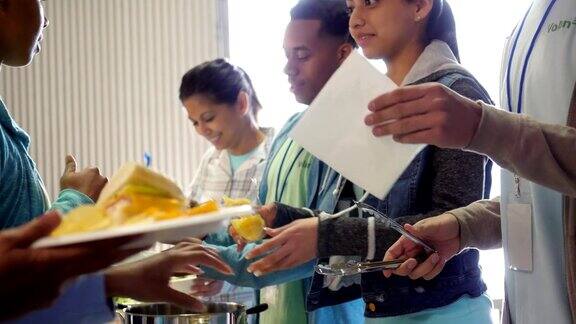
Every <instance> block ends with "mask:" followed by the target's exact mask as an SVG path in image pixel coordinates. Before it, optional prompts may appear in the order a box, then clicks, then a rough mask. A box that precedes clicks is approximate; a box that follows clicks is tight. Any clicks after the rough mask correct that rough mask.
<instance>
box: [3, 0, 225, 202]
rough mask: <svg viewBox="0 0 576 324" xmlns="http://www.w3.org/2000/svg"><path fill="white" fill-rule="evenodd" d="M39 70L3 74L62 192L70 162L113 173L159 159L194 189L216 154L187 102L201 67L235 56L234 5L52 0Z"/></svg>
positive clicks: (207, 0) (214, 0) (191, 0)
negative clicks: (195, 127)
mask: <svg viewBox="0 0 576 324" xmlns="http://www.w3.org/2000/svg"><path fill="white" fill-rule="evenodd" d="M44 4H45V6H46V11H47V15H48V17H49V19H50V26H49V28H48V29H47V30H46V31H45V39H44V48H43V52H42V53H41V55H40V57H38V58H37V59H36V60H35V62H34V63H33V65H32V66H31V67H28V68H26V69H5V70H3V71H2V73H0V94H2V96H3V98H4V100H5V101H6V103H7V105H8V107H9V108H10V110H11V113H12V115H13V116H14V118H15V119H16V120H17V122H19V123H20V124H21V125H22V126H23V127H24V128H25V129H26V130H28V132H29V133H30V135H31V137H32V145H31V149H30V152H31V154H32V156H33V158H34V159H35V160H36V161H37V162H38V167H39V169H40V172H41V174H42V175H43V177H44V180H45V182H46V184H47V187H48V189H49V191H50V193H51V194H52V195H54V193H55V192H56V191H57V188H58V180H59V176H60V173H61V171H62V169H63V160H64V156H65V155H66V154H67V153H69V152H70V153H74V154H75V155H76V156H77V158H78V160H79V163H80V165H81V166H87V165H96V166H98V167H100V168H101V170H102V172H104V174H106V175H111V174H112V173H113V171H114V170H115V169H116V168H117V167H118V166H119V165H120V164H122V163H123V162H125V161H128V160H136V161H142V156H143V154H144V152H150V154H151V155H152V160H153V161H152V164H153V166H155V167H157V168H159V169H161V170H163V171H165V172H166V173H168V174H169V175H171V176H173V177H174V178H175V179H176V180H177V181H178V182H179V183H180V184H181V185H184V184H187V183H188V182H189V181H190V180H191V179H192V175H193V169H194V168H195V167H196V166H197V163H198V161H199V159H200V157H201V155H202V153H203V152H204V151H205V149H206V148H207V144H206V143H205V142H204V141H201V140H199V139H198V137H197V136H196V135H195V134H193V131H192V127H191V126H190V125H189V124H190V123H189V122H187V119H186V115H185V113H184V110H183V109H182V108H181V105H180V102H179V100H178V87H179V84H180V78H181V76H182V74H183V73H184V72H186V71H187V70H188V69H189V68H191V67H192V66H194V65H196V64H198V63H201V62H203V61H205V60H208V59H212V58H215V57H218V56H226V55H227V53H228V48H227V44H228V35H227V29H228V27H227V8H226V0H170V1H165V0H50V1H46V2H45V3H44Z"/></svg>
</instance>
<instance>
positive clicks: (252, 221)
mask: <svg viewBox="0 0 576 324" xmlns="http://www.w3.org/2000/svg"><path fill="white" fill-rule="evenodd" d="M231 223H232V227H234V230H236V233H238V235H240V236H241V237H242V238H243V239H245V240H246V241H248V242H252V241H258V240H260V239H262V238H263V237H264V226H265V224H266V223H265V222H264V219H263V218H262V216H260V215H258V214H254V215H250V216H246V217H242V218H238V219H233V220H232V221H231Z"/></svg>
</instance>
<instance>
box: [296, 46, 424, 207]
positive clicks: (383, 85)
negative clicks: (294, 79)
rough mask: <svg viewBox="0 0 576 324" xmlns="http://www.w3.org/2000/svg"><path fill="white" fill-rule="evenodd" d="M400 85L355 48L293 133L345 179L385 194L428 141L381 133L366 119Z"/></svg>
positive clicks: (374, 192) (304, 145)
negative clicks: (411, 142) (379, 100)
mask: <svg viewBox="0 0 576 324" xmlns="http://www.w3.org/2000/svg"><path fill="white" fill-rule="evenodd" d="M394 88H396V84H395V83H394V82H393V81H392V80H390V79H389V78H388V77H387V76H386V75H384V74H382V73H381V72H379V71H378V70H377V69H376V68H375V67H373V66H372V65H371V64H370V62H368V61H367V60H366V59H365V58H364V57H363V56H362V55H360V54H359V53H357V52H353V53H352V54H350V56H349V57H348V58H347V59H346V61H345V62H344V63H343V64H342V66H341V67H340V68H339V69H338V70H337V71H336V72H335V73H334V75H333V76H332V78H331V79H330V80H329V81H328V82H327V83H326V85H325V86H324V88H323V89H322V91H321V92H320V94H318V96H317V97H316V99H315V100H314V102H312V104H311V105H310V107H309V108H308V110H307V111H306V113H305V114H304V116H302V118H301V119H300V121H299V122H298V124H297V125H296V126H295V127H294V129H293V130H292V132H291V134H290V136H291V137H292V138H293V139H294V141H296V143H298V144H299V145H300V146H302V147H303V148H304V149H306V150H307V151H308V152H310V153H311V154H313V155H314V156H316V157H317V158H319V159H320V160H322V161H324V162H325V163H326V164H328V165H329V166H330V167H332V168H333V169H334V170H336V171H338V172H339V173H340V174H341V175H342V176H344V177H345V178H346V179H348V180H350V181H352V182H353V183H354V184H356V185H358V186H360V187H362V188H363V189H365V190H366V191H368V192H370V193H371V194H373V195H374V196H376V197H378V198H380V199H382V198H384V197H385V196H386V195H387V194H388V191H389V190H390V188H391V187H392V185H393V184H394V183H395V182H396V180H397V179H398V178H399V177H400V175H401V174H402V173H403V172H404V170H405V169H406V167H407V166H408V165H409V164H410V162H411V161H412V159H413V158H414V157H415V156H416V154H417V153H418V152H419V151H420V150H421V149H422V148H423V147H424V145H407V144H399V143H396V142H394V141H393V140H392V137H389V136H388V137H383V138H376V137H375V136H374V135H372V129H371V128H370V127H368V126H366V125H365V124H364V118H365V117H366V115H368V113H369V111H368V108H367V107H368V103H369V102H370V101H372V100H373V99H374V98H376V97H377V96H379V95H381V94H383V93H386V92H389V91H391V90H393V89H394Z"/></svg>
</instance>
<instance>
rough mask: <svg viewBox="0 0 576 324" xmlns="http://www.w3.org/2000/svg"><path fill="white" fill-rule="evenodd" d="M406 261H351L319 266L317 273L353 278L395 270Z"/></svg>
mask: <svg viewBox="0 0 576 324" xmlns="http://www.w3.org/2000/svg"><path fill="white" fill-rule="evenodd" d="M404 261H406V260H392V261H375V262H359V261H356V260H350V261H348V262H346V263H339V264H332V265H330V264H318V265H317V266H316V268H315V270H316V272H318V273H319V274H321V275H325V276H351V275H355V274H359V273H366V272H372V271H382V270H394V269H397V268H398V267H399V266H400V265H401V264H402V263H403V262H404Z"/></svg>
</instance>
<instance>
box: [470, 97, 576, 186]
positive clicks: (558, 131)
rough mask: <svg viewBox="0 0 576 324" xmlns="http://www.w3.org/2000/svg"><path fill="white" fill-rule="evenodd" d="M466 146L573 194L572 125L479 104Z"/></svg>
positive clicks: (575, 144)
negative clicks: (480, 109) (475, 124)
mask: <svg viewBox="0 0 576 324" xmlns="http://www.w3.org/2000/svg"><path fill="white" fill-rule="evenodd" d="M467 150H470V151H474V152H478V153H482V154H486V155H488V156H489V157H490V158H491V159H493V160H494V161H495V162H496V163H498V165H500V166H501V167H503V168H505V169H508V170H510V171H511V172H514V173H516V174H518V175H519V176H521V177H522V178H525V179H528V180H530V181H533V182H535V183H538V184H541V185H543V186H546V187H549V188H552V189H554V190H556V191H559V192H562V193H564V194H566V195H568V196H571V197H576V155H575V154H574V152H576V129H574V128H571V127H567V126H560V125H550V124H544V123H540V122H538V121H536V120H534V119H532V118H530V117H527V116H523V115H517V114H512V113H508V112H506V111H502V110H498V109H495V108H494V107H490V106H487V105H483V113H482V119H481V121H480V124H479V126H478V130H477V131H476V134H475V135H474V138H473V139H472V141H471V143H470V145H469V146H468V147H467Z"/></svg>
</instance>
